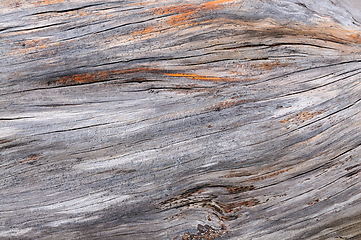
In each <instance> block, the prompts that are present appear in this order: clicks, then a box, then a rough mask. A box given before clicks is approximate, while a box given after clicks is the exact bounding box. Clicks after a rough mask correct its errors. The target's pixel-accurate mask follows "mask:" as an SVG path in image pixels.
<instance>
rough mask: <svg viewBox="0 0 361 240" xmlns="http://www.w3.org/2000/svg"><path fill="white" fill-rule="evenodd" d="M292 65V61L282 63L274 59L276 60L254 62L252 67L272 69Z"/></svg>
mask: <svg viewBox="0 0 361 240" xmlns="http://www.w3.org/2000/svg"><path fill="white" fill-rule="evenodd" d="M290 65H292V64H291V63H280V61H274V62H264V63H260V64H253V65H252V67H254V68H258V69H263V70H272V69H274V68H280V67H288V66H290Z"/></svg>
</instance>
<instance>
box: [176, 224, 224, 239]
mask: <svg viewBox="0 0 361 240" xmlns="http://www.w3.org/2000/svg"><path fill="white" fill-rule="evenodd" d="M197 230H198V233H196V234H193V233H184V234H183V237H182V240H200V239H215V238H216V237H221V236H222V235H223V234H224V233H226V232H227V227H226V226H225V225H224V224H222V225H221V228H220V229H217V228H213V227H211V226H210V225H208V224H205V225H201V224H198V226H197Z"/></svg>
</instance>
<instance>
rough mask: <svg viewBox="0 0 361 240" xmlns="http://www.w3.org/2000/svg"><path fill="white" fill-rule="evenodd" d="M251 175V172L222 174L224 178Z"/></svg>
mask: <svg viewBox="0 0 361 240" xmlns="http://www.w3.org/2000/svg"><path fill="white" fill-rule="evenodd" d="M250 175H252V174H251V173H232V174H229V175H226V176H224V178H234V177H246V176H250Z"/></svg>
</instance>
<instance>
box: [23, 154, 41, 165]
mask: <svg viewBox="0 0 361 240" xmlns="http://www.w3.org/2000/svg"><path fill="white" fill-rule="evenodd" d="M39 157H40V156H37V155H33V156H30V157H27V158H26V159H24V160H22V161H20V162H19V163H26V162H27V163H31V162H33V161H35V160H36V159H38V158H39Z"/></svg>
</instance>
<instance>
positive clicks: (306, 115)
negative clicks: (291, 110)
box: [280, 111, 325, 125]
mask: <svg viewBox="0 0 361 240" xmlns="http://www.w3.org/2000/svg"><path fill="white" fill-rule="evenodd" d="M324 112H325V111H318V112H310V111H305V112H302V113H299V114H296V115H294V116H291V117H288V118H285V119H283V120H281V121H280V123H287V122H291V123H295V124H297V125H299V124H301V123H303V122H305V121H307V120H310V119H312V118H314V117H315V116H317V115H320V114H322V113H324Z"/></svg>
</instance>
